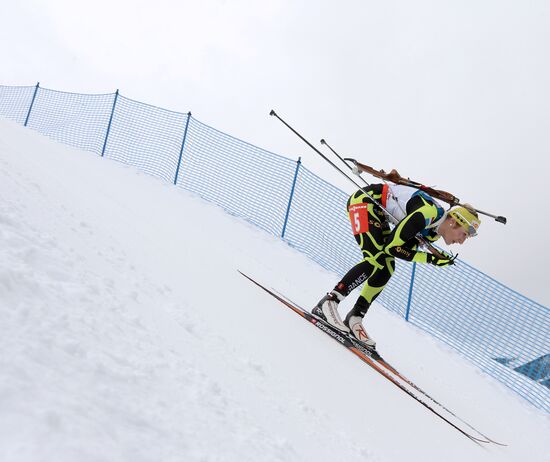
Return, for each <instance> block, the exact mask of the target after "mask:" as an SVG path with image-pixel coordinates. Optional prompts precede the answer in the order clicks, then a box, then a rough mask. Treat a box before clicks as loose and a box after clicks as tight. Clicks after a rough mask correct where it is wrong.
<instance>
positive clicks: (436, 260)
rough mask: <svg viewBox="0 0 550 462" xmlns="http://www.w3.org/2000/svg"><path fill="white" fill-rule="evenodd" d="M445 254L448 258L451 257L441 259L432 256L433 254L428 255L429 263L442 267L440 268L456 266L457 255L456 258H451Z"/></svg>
mask: <svg viewBox="0 0 550 462" xmlns="http://www.w3.org/2000/svg"><path fill="white" fill-rule="evenodd" d="M442 253H443V252H442ZM443 254H444V255H445V256H446V257H449V258H439V257H436V256H435V255H432V254H431V253H429V254H428V263H431V264H432V265H434V266H440V267H443V266H450V265H454V262H455V258H456V255H455V256H454V257H451V256H450V255H449V254H447V253H443Z"/></svg>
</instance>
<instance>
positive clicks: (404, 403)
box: [0, 120, 550, 462]
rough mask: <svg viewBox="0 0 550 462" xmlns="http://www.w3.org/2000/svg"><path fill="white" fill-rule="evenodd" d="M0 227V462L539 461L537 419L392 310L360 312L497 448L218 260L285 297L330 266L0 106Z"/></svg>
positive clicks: (306, 288) (543, 431)
mask: <svg viewBox="0 0 550 462" xmlns="http://www.w3.org/2000/svg"><path fill="white" fill-rule="evenodd" d="M0 243H1V244H0V332H1V336H0V460H2V461H52V460H55V461H56V462H64V461H132V462H134V461H237V460H238V461H308V460H316V461H334V460H337V461H338V460H346V461H397V460H405V458H406V459H407V460H409V461H423V462H424V461H441V460H445V461H446V462H452V461H461V462H463V461H465V460H467V461H519V460H529V461H533V462H538V461H550V443H549V438H548V435H549V434H550V421H549V418H548V416H546V415H543V414H542V413H541V412H539V411H538V410H536V409H534V408H533V407H531V406H530V405H529V404H528V403H526V402H524V401H523V400H521V398H519V397H517V396H516V395H515V394H513V393H512V392H511V391H509V390H507V389H506V388H505V387H503V386H501V385H500V384H499V383H497V382H496V381H494V380H493V379H491V378H490V377H487V376H485V375H484V374H483V373H481V372H480V371H479V370H477V369H476V368H474V367H473V366H471V365H470V364H468V363H467V362H466V361H465V360H464V359H462V358H461V357H459V356H457V355H456V354H454V352H453V351H451V350H449V349H448V348H447V347H445V346H443V345H441V344H439V343H438V342H436V341H435V340H434V339H432V338H430V337H429V336H427V335H425V334H424V333H422V332H420V331H419V330H417V329H416V328H414V327H412V326H410V325H408V324H407V323H406V322H405V321H404V320H402V319H400V318H398V317H397V316H395V315H393V314H391V313H388V312H386V311H385V310H384V309H383V308H382V307H380V306H377V307H373V309H372V310H371V312H370V313H369V318H368V323H369V325H368V327H369V331H370V332H371V333H372V335H373V336H374V337H375V338H376V339H377V341H378V344H379V349H380V350H381V351H382V352H383V353H384V354H385V356H386V357H387V359H388V360H389V361H391V362H393V363H394V364H395V365H396V366H397V367H399V368H400V369H402V371H403V372H404V373H405V374H408V375H409V376H410V377H411V378H412V379H413V380H416V381H417V383H418V384H419V385H420V386H421V387H423V388H425V389H427V390H428V391H430V392H432V394H433V395H434V397H436V398H437V399H439V400H440V401H442V402H443V403H445V404H446V405H447V406H448V407H450V408H451V409H453V410H454V411H455V412H456V413H457V414H458V415H459V416H461V417H463V418H465V419H466V420H469V421H470V422H471V423H472V424H474V425H475V426H477V427H479V428H480V429H482V430H483V431H484V432H486V433H487V434H489V435H490V436H492V437H493V438H495V439H497V440H501V441H504V442H507V443H508V444H509V446H508V447H506V448H502V447H497V446H491V447H485V448H481V447H478V446H476V445H475V444H473V443H472V442H471V441H469V440H468V439H466V438H465V437H464V436H462V435H461V434H459V433H458V432H456V431H455V430H454V429H452V428H451V427H449V426H447V425H445V424H444V423H442V422H441V421H440V420H438V419H437V418H436V417H435V416H433V415H432V414H431V413H429V412H428V411H427V410H426V409H425V408H423V407H422V406H420V405H419V404H418V403H416V402H415V401H414V400H412V399H411V398H410V397H408V396H406V395H405V394H404V393H402V392H401V391H399V390H398V389H396V388H395V387H394V386H392V385H391V384H389V383H388V382H386V381H385V380H384V379H383V378H382V377H380V376H379V375H378V374H376V373H375V372H374V371H372V370H371V369H370V368H368V366H366V365H365V364H363V363H361V362H360V361H359V360H358V359H357V358H355V357H354V356H353V355H351V354H349V352H347V351H346V350H345V349H343V348H340V347H338V346H337V345H336V343H334V342H333V341H332V340H330V339H329V338H328V337H326V336H324V335H323V334H321V333H320V332H317V331H316V329H314V328H313V327H312V326H310V325H308V324H307V323H305V322H304V321H302V320H300V319H299V318H298V317H297V316H296V315H295V314H293V313H292V312H291V311H290V310H288V309H285V308H284V307H282V305H280V304H279V303H278V302H276V301H275V300H272V299H271V298H269V297H268V296H267V295H266V294H265V293H263V292H261V291H260V290H258V289H257V288H256V287H254V286H252V285H251V284H250V282H248V281H246V280H245V279H244V278H242V277H241V276H240V275H239V274H238V273H237V268H240V269H242V270H243V271H245V272H248V273H250V274H251V275H253V276H255V277H257V278H258V279H259V280H260V281H263V282H266V283H267V284H268V285H270V286H273V287H275V288H278V289H280V290H282V291H283V292H286V293H287V295H289V296H290V297H291V298H294V299H296V300H297V301H299V302H301V303H303V304H305V305H307V304H311V303H313V302H316V301H317V299H318V298H319V297H320V296H321V295H322V294H323V293H324V292H325V291H326V290H328V289H329V288H330V287H331V286H332V285H333V284H334V282H335V280H336V279H337V276H336V275H334V274H331V273H328V272H326V271H324V270H322V269H320V268H319V267H317V266H316V265H315V264H313V263H312V262H311V261H309V260H307V259H306V257H304V256H303V255H301V254H299V253H298V252H296V251H294V250H293V249H291V248H289V247H288V246H287V245H286V244H284V243H282V242H280V241H279V240H277V239H276V238H274V237H271V236H269V235H267V234H265V233H263V232H261V231H260V230H258V229H256V228H254V227H252V226H251V225H249V224H247V223H246V222H244V221H242V220H239V219H236V218H234V217H231V216H229V215H227V214H226V213H224V212H223V210H221V209H219V208H218V207H216V206H213V205H212V204H209V203H206V202H204V201H203V200H201V199H199V198H197V197H194V196H193V195H191V194H189V193H188V192H186V191H183V190H180V189H177V188H175V187H174V186H172V185H170V184H166V183H163V182H162V181H160V180H158V179H155V178H153V177H149V176H147V175H144V174H142V173H139V172H137V171H135V170H134V169H132V168H129V167H127V166H124V165H121V164H117V163H115V162H112V161H109V160H106V159H102V158H99V157H97V156H96V155H94V154H91V153H86V152H82V151H77V150H74V149H71V148H68V147H66V146H63V145H59V144H56V143H54V142H53V141H50V140H49V139H47V138H45V137H43V136H41V135H39V134H37V133H35V132H32V131H30V130H27V129H25V128H23V127H20V126H17V125H15V124H13V123H11V122H7V121H4V120H0ZM350 298H353V297H350ZM346 302H349V303H352V300H348V301H346Z"/></svg>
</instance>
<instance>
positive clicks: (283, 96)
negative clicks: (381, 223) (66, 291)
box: [0, 0, 550, 305]
mask: <svg viewBox="0 0 550 462" xmlns="http://www.w3.org/2000/svg"><path fill="white" fill-rule="evenodd" d="M549 56H550V3H548V2H547V1H529V2H519V1H502V0H498V1H497V0H494V1H488V0H477V1H471V0H468V1H461V2H457V1H441V0H421V1H415V2H411V1H407V0H394V1H384V2H375V1H370V0H363V1H359V0H358V1H352V0H344V1H340V2H328V1H313V0H312V1H301V2H296V1H290V0H277V1H262V2H256V1H251V0H237V1H214V0H201V1H194V2H192V1H187V0H184V1H169V0H159V1H156V2H144V1H135V0H134V1H131V2H130V1H118V2H117V1H105V0H97V1H94V2H74V1H68V0H67V1H65V0H47V1H46V0H44V1H42V0H34V1H33V0H22V1H20V2H4V3H3V4H2V6H0V59H1V63H2V68H1V69H2V72H1V73H0V75H1V79H0V84H3V85H33V84H35V83H36V82H37V81H40V82H41V85H42V86H44V87H46V88H53V89H58V90H65V91H73V92H78V93H108V92H112V91H114V90H115V89H116V88H119V89H120V90H121V92H122V94H123V95H125V96H127V97H130V98H132V99H137V100H140V101H144V102H147V103H150V104H155V105H157V106H161V107H166V108H169V109H173V110H177V111H181V112H187V111H189V110H190V111H192V113H193V115H194V117H196V118H197V119H199V120H201V121H202V122H205V123H207V124H209V125H212V126H214V127H216V128H218V129H220V130H222V131H225V132H227V133H230V134H232V135H234V136H237V137H239V138H241V139H244V140H246V141H249V142H251V143H253V144H256V145H258V146H261V147H263V148H266V149H270V150H272V151H275V152H278V153H280V154H284V155H286V156H288V157H292V158H297V157H298V156H302V160H303V162H304V164H305V166H306V167H308V168H309V169H310V170H313V171H314V172H316V173H318V174H319V175H320V176H322V177H324V178H326V179H328V180H329V181H331V182H333V183H336V184H338V185H339V186H340V187H342V188H343V189H345V190H346V191H349V192H351V191H352V190H353V187H350V186H349V185H348V183H346V182H345V180H343V179H341V178H339V177H338V175H337V174H336V175H335V174H333V172H332V171H330V170H328V169H327V168H326V167H325V166H324V165H323V164H322V162H320V161H319V160H318V159H317V158H316V154H315V153H313V152H312V151H311V150H309V148H307V147H306V146H305V145H303V144H302V143H301V142H300V141H299V140H297V139H296V138H295V137H294V136H293V135H292V134H291V133H290V132H289V131H288V130H287V129H285V128H284V127H283V126H282V125H281V124H280V123H278V122H277V121H276V120H275V119H274V118H272V117H269V116H268V114H269V111H270V109H272V108H273V109H275V110H276V111H277V112H278V113H279V114H280V115H281V116H283V117H285V118H286V119H287V120H288V121H289V122H290V123H291V124H293V125H294V126H295V127H296V128H297V129H298V130H299V131H301V132H302V133H303V134H304V135H305V136H306V137H308V138H310V139H311V141H312V142H314V143H317V142H318V140H319V139H321V138H325V139H326V140H327V141H328V142H329V143H330V144H332V145H333V147H334V148H335V149H337V150H338V151H340V152H341V153H342V154H345V155H352V156H355V157H357V158H359V159H360V160H362V161H364V162H365V163H367V164H369V165H372V166H375V167H378V168H384V169H386V170H388V169H390V168H392V167H396V168H398V170H399V171H400V172H401V173H402V174H405V175H407V176H410V177H411V178H413V179H416V180H419V181H423V182H425V183H426V184H430V185H437V186H438V187H439V188H441V189H445V190H448V191H450V192H453V193H454V194H455V195H457V196H458V197H459V198H461V199H462V200H463V201H464V202H470V203H473V204H474V205H475V206H476V207H477V208H479V209H481V210H485V211H488V212H492V213H494V214H497V215H505V216H506V217H508V220H509V224H508V225H506V226H503V225H501V224H499V223H496V222H494V221H493V220H492V219H489V218H487V219H485V220H484V222H483V225H482V228H481V230H480V236H479V237H478V238H477V239H475V240H472V241H471V242H468V243H467V244H466V245H464V246H462V247H457V248H455V249H453V250H455V251H457V250H458V251H459V253H460V256H461V258H463V259H464V260H466V261H467V262H469V263H471V264H473V265H474V266H476V267H477V268H479V269H481V270H482V271H484V272H486V273H488V274H489V275H491V276H493V277H495V278H497V279H498V280H500V281H501V282H503V283H505V284H506V285H508V286H510V287H512V288H514V289H516V290H518V291H520V292H522V293H524V294H525V295H527V296H529V297H531V298H533V299H535V300H536V301H539V302H541V303H543V304H545V305H550V288H549V285H548V277H547V276H546V275H545V274H543V273H544V271H545V269H546V267H547V264H548V263H547V262H548V260H549V257H550V250H549V247H548V244H547V235H548V234H549V233H550V220H549V218H548V215H547V213H546V205H545V204H546V189H547V188H546V187H545V186H546V185H545V183H546V182H547V177H546V172H547V170H548V167H549V164H550V161H549V160H548V154H549V148H550V141H549V136H550V110H549V108H550V89H549V84H548V82H550V62H549V59H548V58H549ZM369 181H374V180H373V179H372V178H369ZM320 213H321V212H320Z"/></svg>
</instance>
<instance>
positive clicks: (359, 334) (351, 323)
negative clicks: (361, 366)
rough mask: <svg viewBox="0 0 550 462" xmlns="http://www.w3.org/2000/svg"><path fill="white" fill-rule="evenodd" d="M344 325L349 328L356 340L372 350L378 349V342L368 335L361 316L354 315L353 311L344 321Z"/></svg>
mask: <svg viewBox="0 0 550 462" xmlns="http://www.w3.org/2000/svg"><path fill="white" fill-rule="evenodd" d="M344 324H345V325H346V327H348V329H349V330H350V332H351V335H352V336H353V337H354V338H355V339H357V340H359V341H360V342H361V343H363V344H365V345H366V346H367V347H368V348H370V349H372V350H374V349H375V348H376V342H375V341H374V339H372V338H371V337H369V334H367V331H366V330H365V328H364V327H363V318H362V317H361V316H357V315H356V314H354V313H353V311H351V312H349V313H348V315H347V316H346V319H344Z"/></svg>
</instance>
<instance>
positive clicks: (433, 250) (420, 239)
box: [269, 109, 456, 259]
mask: <svg viewBox="0 0 550 462" xmlns="http://www.w3.org/2000/svg"><path fill="white" fill-rule="evenodd" d="M269 115H271V116H275V117H276V118H277V119H279V120H280V121H281V122H282V123H283V124H284V125H285V126H286V127H287V128H288V129H289V130H290V131H292V132H293V133H294V134H295V135H296V136H297V137H298V138H300V139H301V140H302V141H303V142H304V143H306V144H307V145H308V146H309V147H310V148H311V149H313V150H314V151H315V152H316V153H317V154H319V155H320V156H321V157H322V158H323V159H324V160H325V161H326V162H328V163H329V164H330V165H331V166H332V167H333V168H335V169H336V170H337V171H338V172H340V173H341V174H342V175H343V176H344V177H346V178H347V179H348V181H351V182H352V183H353V184H354V185H355V186H357V187H358V188H359V189H360V190H361V191H362V192H363V193H365V194H366V196H367V197H368V199H369V200H370V201H371V202H372V203H373V204H375V205H377V206H378V207H379V208H380V209H381V210H383V211H384V213H385V214H386V216H387V217H388V218H389V219H390V221H391V222H392V223H393V224H394V225H396V224H397V223H398V222H399V220H397V218H395V217H394V216H393V215H392V214H391V213H390V212H389V211H388V210H387V209H386V208H385V207H384V206H383V205H382V204H381V203H380V202H379V201H377V200H376V199H375V198H374V197H372V196H371V195H370V194H369V193H368V192H367V191H366V190H365V189H364V187H362V186H361V185H359V184H357V183H356V182H355V181H354V180H353V178H350V177H349V176H348V175H347V174H346V173H345V172H344V171H343V170H342V169H341V168H340V167H338V166H337V165H336V164H335V163H334V162H332V161H331V160H330V159H329V158H328V157H327V156H325V155H324V154H323V153H322V152H321V151H319V150H318V149H317V148H316V147H315V146H313V145H312V144H311V143H310V142H309V141H308V140H307V139H305V138H304V137H303V136H302V135H301V134H300V133H298V132H297V131H296V130H295V129H294V128H292V127H291V126H290V125H289V124H288V123H287V122H286V121H285V120H283V119H282V118H281V117H279V115H278V114H277V113H276V112H275V111H274V110H273V109H272V110H271V112H270V113H269ZM337 157H338V158H340V160H342V162H344V164H346V166H347V167H348V168H349V169H351V167H350V166H349V164H347V163H346V162H345V161H344V159H342V158H341V157H340V156H338V155H337ZM352 171H353V170H352ZM358 176H359V178H361V180H363V182H364V183H365V184H366V185H367V187H369V186H370V184H369V183H368V182H367V181H366V180H365V179H364V178H363V177H361V176H360V175H358ZM416 239H417V240H418V242H419V243H420V244H422V245H424V246H425V247H426V248H427V249H428V250H429V251H430V252H431V253H432V254H433V255H435V256H436V257H437V258H442V259H447V258H448V257H447V256H445V255H443V254H442V253H441V252H440V251H439V250H437V248H436V247H434V246H433V245H432V244H430V243H429V242H428V241H427V240H426V239H424V237H422V236H421V235H419V234H418V235H416ZM455 258H456V256H455Z"/></svg>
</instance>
